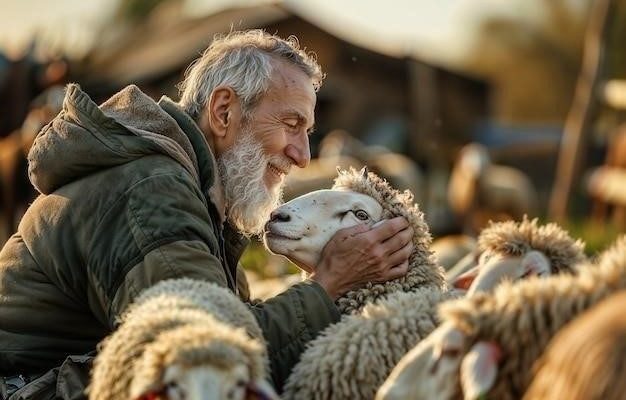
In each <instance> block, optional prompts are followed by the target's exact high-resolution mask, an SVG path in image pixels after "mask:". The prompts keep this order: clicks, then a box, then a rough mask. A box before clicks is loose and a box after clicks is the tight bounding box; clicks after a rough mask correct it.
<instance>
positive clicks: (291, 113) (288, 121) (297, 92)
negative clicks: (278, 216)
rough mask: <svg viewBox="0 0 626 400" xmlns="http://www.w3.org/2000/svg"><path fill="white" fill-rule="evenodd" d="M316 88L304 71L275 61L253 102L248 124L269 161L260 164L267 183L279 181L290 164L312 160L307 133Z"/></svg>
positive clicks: (299, 164) (311, 126) (272, 183)
mask: <svg viewBox="0 0 626 400" xmlns="http://www.w3.org/2000/svg"><path fill="white" fill-rule="evenodd" d="M315 101H316V97H315V89H314V87H313V82H312V80H311V78H309V77H308V76H307V75H306V74H305V73H304V72H303V71H301V70H300V69H298V68H297V67H295V66H293V65H289V64H288V63H286V62H285V61H275V62H274V64H273V72H272V78H271V83H270V86H269V88H268V91H267V93H266V94H265V95H264V96H263V97H262V98H261V100H260V101H259V103H258V104H257V105H255V107H254V109H253V112H252V116H251V117H250V121H249V125H250V126H251V128H252V134H253V135H254V136H255V138H256V140H258V141H259V142H260V143H261V146H262V147H263V151H264V153H265V154H266V156H267V157H268V161H267V163H266V164H265V165H263V166H257V167H259V168H261V169H262V170H263V173H264V181H265V184H266V186H267V187H268V188H269V189H270V190H271V188H272V187H275V186H276V185H281V184H282V183H283V181H284V177H285V175H287V174H288V173H289V170H290V168H291V166H292V165H296V166H298V167H300V168H304V167H306V166H307V165H308V164H309V161H310V160H311V154H310V150H309V136H308V135H309V133H310V132H311V131H312V129H313V125H314V123H315V118H314V115H313V111H314V109H315Z"/></svg>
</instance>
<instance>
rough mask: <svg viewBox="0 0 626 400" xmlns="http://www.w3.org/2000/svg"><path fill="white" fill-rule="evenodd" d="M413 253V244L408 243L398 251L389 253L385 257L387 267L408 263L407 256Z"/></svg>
mask: <svg viewBox="0 0 626 400" xmlns="http://www.w3.org/2000/svg"><path fill="white" fill-rule="evenodd" d="M412 252H413V242H408V243H406V244H405V245H404V246H402V247H401V248H400V249H399V250H397V251H395V252H393V253H391V254H390V255H389V256H388V257H387V263H388V264H387V265H391V266H395V265H400V264H403V263H405V262H408V260H409V256H410V255H411V253H412Z"/></svg>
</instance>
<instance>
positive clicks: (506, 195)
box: [448, 143, 537, 234]
mask: <svg viewBox="0 0 626 400" xmlns="http://www.w3.org/2000/svg"><path fill="white" fill-rule="evenodd" d="M448 203H449V204H450V207H451V208H452V211H454V213H455V214H456V215H457V216H459V218H461V219H462V220H463V224H464V228H465V230H466V233H468V234H473V233H475V232H479V231H480V230H481V229H482V228H483V227H484V225H485V224H486V223H487V222H488V221H489V220H500V221H502V220H508V219H514V220H519V219H521V218H522V217H523V216H524V215H525V214H531V215H532V214H533V213H534V211H535V210H536V208H537V191H536V189H535V187H534V185H533V183H532V182H531V181H530V179H529V178H528V177H527V176H526V175H525V174H524V173H522V172H521V171H519V170H517V169H515V168H511V167H507V166H504V165H496V164H493V163H492V161H491V159H490V157H489V152H488V150H487V148H485V146H483V145H481V144H478V143H470V144H468V145H466V146H464V147H463V148H462V149H461V150H460V152H459V157H458V160H457V162H456V163H455V165H454V167H453V169H452V172H451V175H450V181H449V184H448Z"/></svg>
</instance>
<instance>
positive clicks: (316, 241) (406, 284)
mask: <svg viewBox="0 0 626 400" xmlns="http://www.w3.org/2000/svg"><path fill="white" fill-rule="evenodd" d="M358 210H362V211H365V214H361V213H359V215H361V217H362V218H363V219H359V215H357V213H356V212H357V211H358ZM396 216H403V217H405V218H406V219H407V221H408V222H409V224H410V226H411V227H412V228H413V232H414V233H413V252H412V254H411V255H410V257H409V271H408V273H407V274H406V276H404V277H402V278H398V279H394V280H391V281H388V282H385V283H369V284H367V285H366V286H365V287H363V288H361V289H357V290H353V291H350V292H348V293H346V294H345V295H343V296H342V297H340V298H339V299H338V300H337V306H338V308H339V310H340V311H341V312H342V313H344V314H350V313H355V312H358V311H359V310H360V309H361V308H363V306H365V304H367V303H368V302H372V301H375V300H377V299H380V298H383V297H385V296H386V295H388V294H390V293H393V292H407V291H412V290H416V289H417V288H420V287H424V286H432V287H435V288H439V289H441V288H444V287H445V282H444V278H443V269H442V268H440V267H438V266H437V265H436V260H435V258H434V256H433V254H432V252H431V251H430V249H429V246H430V243H431V236H430V233H429V230H428V225H427V224H426V222H425V221H424V215H423V213H422V212H421V211H420V210H419V208H418V206H417V205H416V204H414V203H413V197H412V195H411V193H410V192H408V191H405V192H404V193H401V192H399V191H397V190H395V189H393V188H392V187H391V186H390V185H389V184H388V183H387V182H386V181H385V180H383V179H381V178H379V177H378V176H377V175H375V174H374V173H371V172H367V169H362V170H361V171H356V170H355V169H350V170H349V171H338V176H337V178H336V179H335V184H334V186H333V187H332V189H331V190H319V191H315V192H311V193H308V194H306V195H304V196H300V197H298V198H296V199H293V200H291V201H289V202H287V203H285V204H283V205H282V206H280V207H279V208H277V209H276V210H274V212H273V213H272V217H271V218H270V221H269V222H268V223H267V224H266V229H265V234H264V237H263V240H264V243H265V245H266V247H267V248H268V249H269V250H270V251H272V252H273V253H276V254H281V255H285V256H287V257H288V258H290V259H291V260H292V261H294V262H295V263H296V264H297V265H299V266H300V267H301V268H303V269H304V270H305V271H306V270H308V271H309V272H311V270H312V268H313V266H315V265H317V262H318V260H319V258H320V256H321V252H322V248H323V247H324V245H325V244H326V242H327V241H328V240H329V239H330V238H331V237H332V235H333V234H334V233H335V232H336V231H337V230H338V229H340V228H344V227H349V226H354V225H356V224H358V223H360V222H365V223H368V224H369V225H374V224H375V223H376V222H379V221H381V220H383V219H388V218H392V217H396Z"/></svg>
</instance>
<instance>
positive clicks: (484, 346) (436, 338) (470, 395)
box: [376, 323, 501, 400]
mask: <svg viewBox="0 0 626 400" xmlns="http://www.w3.org/2000/svg"><path fill="white" fill-rule="evenodd" d="M469 342H470V340H469V337H468V336H467V335H466V334H465V333H464V332H463V331H461V330H460V329H458V328H456V327H454V326H453V325H452V324H450V323H445V324H443V325H441V326H440V327H439V328H437V329H436V330H434V331H433V332H432V333H431V334H430V335H429V336H428V337H427V338H426V339H425V340H423V341H422V342H420V343H419V344H418V345H417V346H416V347H415V348H414V349H413V350H411V351H410V352H409V353H407V354H406V355H405V356H404V357H403V358H402V359H401V360H400V362H399V363H398V365H396V367H395V368H394V369H393V371H392V372H391V374H390V375H389V378H387V380H386V381H385V383H384V384H383V385H382V386H381V387H380V389H379V391H378V393H377V395H376V399H377V400H396V399H397V400H400V399H409V398H410V399H416V400H419V399H429V400H432V399H436V400H449V399H455V398H459V397H461V396H460V393H463V395H462V397H463V398H464V399H465V400H476V399H479V398H480V397H481V396H484V395H485V394H486V393H487V392H488V391H489V390H490V389H491V387H492V386H493V384H494V382H495V380H496V377H497V373H498V363H499V361H500V359H501V351H500V348H499V346H498V345H497V344H496V343H493V342H484V341H480V342H477V343H474V344H473V345H470V343H469Z"/></svg>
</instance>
